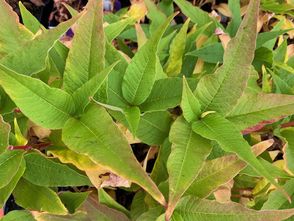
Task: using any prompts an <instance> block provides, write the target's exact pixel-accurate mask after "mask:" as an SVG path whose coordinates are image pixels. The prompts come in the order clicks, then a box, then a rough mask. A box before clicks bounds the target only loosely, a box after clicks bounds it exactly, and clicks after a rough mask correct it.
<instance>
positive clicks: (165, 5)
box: [158, 0, 174, 16]
mask: <svg viewBox="0 0 294 221" xmlns="http://www.w3.org/2000/svg"><path fill="white" fill-rule="evenodd" d="M158 7H159V8H160V10H161V11H162V12H164V14H166V15H167V16H169V15H171V14H172V13H173V12H174V6H173V0H162V1H160V2H159V3H158Z"/></svg>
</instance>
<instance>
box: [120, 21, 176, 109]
mask: <svg viewBox="0 0 294 221" xmlns="http://www.w3.org/2000/svg"><path fill="white" fill-rule="evenodd" d="M173 17H174V16H173V15H172V16H170V17H169V18H168V19H167V20H166V21H165V22H164V24H163V25H161V26H160V27H159V28H158V29H157V31H156V33H154V35H153V36H152V38H151V39H149V40H148V41H147V42H146V43H145V44H144V45H143V46H142V48H140V49H139V51H138V52H137V53H136V54H135V56H134V57H133V59H132V61H131V63H130V64H129V66H128V67H127V70H126V73H125V75H124V77H123V83H122V92H123V96H124V98H125V99H126V100H127V101H128V102H129V103H130V104H132V105H139V104H142V103H143V102H144V101H145V100H146V99H147V97H148V96H149V94H150V92H151V89H152V87H153V84H154V82H155V78H156V61H157V56H156V52H157V47H158V43H159V40H160V39H161V37H162V35H163V33H164V32H165V30H166V29H167V27H168V25H169V24H170V22H171V21H172V19H173Z"/></svg>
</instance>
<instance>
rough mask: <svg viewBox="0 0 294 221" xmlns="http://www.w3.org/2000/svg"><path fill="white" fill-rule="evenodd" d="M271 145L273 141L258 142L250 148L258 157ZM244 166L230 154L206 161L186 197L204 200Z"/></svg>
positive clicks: (244, 164)
mask: <svg viewBox="0 0 294 221" xmlns="http://www.w3.org/2000/svg"><path fill="white" fill-rule="evenodd" d="M272 144H273V140H268V141H263V142H260V143H258V144H256V145H254V146H253V147H252V151H253V152H254V153H255V154H256V155H259V154H261V153H262V152H263V151H264V150H266V149H267V148H268V147H270V146H271V145H272ZM246 165H247V164H246V163H245V162H243V161H242V160H240V159H239V158H238V157H237V156H236V155H232V154H230V155H227V156H223V157H218V158H216V159H213V160H209V161H206V162H205V164H204V165H203V167H202V169H201V171H200V173H199V174H198V176H197V178H196V179H195V180H194V182H193V184H192V185H191V186H190V187H189V189H188V190H187V195H193V196H197V197H199V198H206V197H207V196H208V195H209V194H211V193H212V192H213V191H214V190H216V189H217V188H218V187H219V186H221V185H223V184H226V183H228V182H229V181H230V180H232V179H233V178H234V177H235V176H236V175H237V174H238V173H239V172H240V171H241V170H242V169H244V168H245V167H246Z"/></svg>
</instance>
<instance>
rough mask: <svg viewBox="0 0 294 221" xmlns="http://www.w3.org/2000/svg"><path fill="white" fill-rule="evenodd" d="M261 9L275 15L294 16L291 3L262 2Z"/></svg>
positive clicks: (264, 0)
mask: <svg viewBox="0 0 294 221" xmlns="http://www.w3.org/2000/svg"><path fill="white" fill-rule="evenodd" d="M261 2H262V4H261V6H262V9H263V10H266V11H271V12H274V13H276V14H289V15H291V16H294V13H293V9H294V4H293V2H292V3H290V2H291V1H289V3H290V4H287V3H285V2H283V1H282V2H279V1H275V0H262V1H261Z"/></svg>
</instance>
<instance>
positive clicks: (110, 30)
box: [105, 17, 136, 42]
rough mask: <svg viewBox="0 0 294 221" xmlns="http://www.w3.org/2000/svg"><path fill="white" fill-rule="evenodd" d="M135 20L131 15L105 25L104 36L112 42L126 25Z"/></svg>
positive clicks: (131, 23)
mask: <svg viewBox="0 0 294 221" xmlns="http://www.w3.org/2000/svg"><path fill="white" fill-rule="evenodd" d="M135 22H136V21H135V20H134V19H133V18H132V17H128V18H125V19H121V20H119V21H117V22H114V23H111V24H109V25H107V26H106V27H105V36H106V38H107V40H108V42H112V41H113V40H114V39H115V38H116V37H118V36H119V34H120V33H121V32H122V31H123V30H125V29H126V27H127V26H128V25H133V24H134V23H135Z"/></svg>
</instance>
